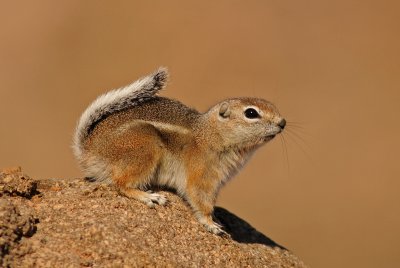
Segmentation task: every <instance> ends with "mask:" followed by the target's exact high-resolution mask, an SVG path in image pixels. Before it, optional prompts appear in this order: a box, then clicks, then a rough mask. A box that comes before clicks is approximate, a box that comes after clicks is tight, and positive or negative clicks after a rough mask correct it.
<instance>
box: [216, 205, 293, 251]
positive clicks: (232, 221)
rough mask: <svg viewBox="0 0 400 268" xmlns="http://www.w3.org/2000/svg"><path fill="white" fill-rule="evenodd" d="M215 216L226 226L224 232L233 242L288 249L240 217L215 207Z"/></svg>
mask: <svg viewBox="0 0 400 268" xmlns="http://www.w3.org/2000/svg"><path fill="white" fill-rule="evenodd" d="M214 216H215V217H216V218H217V219H218V221H219V222H221V223H222V225H223V226H224V230H225V231H226V232H227V233H228V234H229V235H230V236H231V238H232V239H233V240H235V241H236V242H239V243H246V244H263V245H266V246H269V247H278V248H281V249H286V248H285V247H283V246H281V245H279V244H277V243H275V242H274V241H273V240H271V239H270V238H268V237H267V236H265V235H264V234H262V233H260V232H259V231H257V230H256V229H254V228H253V227H252V226H251V225H250V224H248V223H247V222H246V221H244V220H242V219H241V218H239V217H238V216H236V215H234V214H232V213H231V212H229V211H228V210H226V209H224V208H221V207H215V209H214Z"/></svg>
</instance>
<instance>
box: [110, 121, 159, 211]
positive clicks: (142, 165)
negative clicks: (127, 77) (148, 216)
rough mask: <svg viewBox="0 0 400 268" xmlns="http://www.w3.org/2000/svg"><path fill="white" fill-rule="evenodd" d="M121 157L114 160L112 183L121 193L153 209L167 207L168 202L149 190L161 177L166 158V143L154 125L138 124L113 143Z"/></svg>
mask: <svg viewBox="0 0 400 268" xmlns="http://www.w3.org/2000/svg"><path fill="white" fill-rule="evenodd" d="M113 147H118V150H117V151H118V152H119V155H118V156H116V157H114V159H113V164H112V167H113V170H112V180H113V182H114V184H115V185H116V186H117V188H118V190H119V192H120V193H121V194H122V195H124V196H126V197H128V198H132V199H136V200H138V201H141V202H143V203H144V204H146V205H147V206H149V207H154V206H155V204H159V205H164V204H166V202H167V199H166V198H165V197H164V196H163V195H161V194H157V193H152V192H150V191H148V192H146V191H143V190H145V189H146V188H147V187H148V186H150V185H151V184H152V183H153V182H154V180H156V179H157V178H156V176H157V167H158V165H159V162H160V159H161V157H162V153H163V150H162V147H163V144H162V141H161V139H160V137H159V136H158V132H157V130H156V129H155V128H154V127H153V126H152V125H150V124H145V123H139V124H134V125H132V126H131V127H129V128H128V129H126V130H125V131H124V133H123V134H122V135H119V137H118V138H116V139H115V140H114V141H113Z"/></svg>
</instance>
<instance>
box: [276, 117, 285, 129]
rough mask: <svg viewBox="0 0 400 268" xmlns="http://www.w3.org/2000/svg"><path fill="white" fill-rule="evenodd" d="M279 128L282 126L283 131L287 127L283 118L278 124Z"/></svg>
mask: <svg viewBox="0 0 400 268" xmlns="http://www.w3.org/2000/svg"><path fill="white" fill-rule="evenodd" d="M278 126H280V127H281V129H282V130H283V129H284V128H285V126H286V120H285V119H284V118H282V120H281V121H280V122H279V123H278Z"/></svg>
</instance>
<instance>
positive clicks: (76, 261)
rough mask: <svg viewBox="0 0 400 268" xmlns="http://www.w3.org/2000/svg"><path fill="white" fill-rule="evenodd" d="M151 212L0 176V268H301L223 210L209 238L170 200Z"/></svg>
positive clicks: (72, 187)
mask: <svg viewBox="0 0 400 268" xmlns="http://www.w3.org/2000/svg"><path fill="white" fill-rule="evenodd" d="M163 193H164V194H165V195H166V196H167V198H168V199H169V203H168V205H167V206H165V207H160V206H157V207H156V208H155V209H150V208H148V207H146V206H145V205H143V204H141V203H139V202H136V201H134V200H130V199H127V198H125V197H122V196H120V195H118V194H117V192H116V191H115V189H113V187H112V186H107V185H100V184H96V183H90V182H87V181H85V180H84V179H71V180H58V179H49V180H40V181H35V180H32V179H30V178H29V177H28V176H26V175H24V174H23V173H22V172H21V170H20V169H12V170H3V171H1V172H0V258H1V259H0V267H210V266H214V267H306V266H305V265H304V264H303V262H302V261H300V260H299V259H298V258H297V257H296V256H294V255H293V254H292V253H291V252H290V251H288V250H286V249H285V248H283V247H281V246H279V245H277V244H276V243H275V242H273V241H272V240H270V239H269V238H267V237H266V236H264V235H263V234H261V233H260V232H258V231H256V230H255V229H254V228H252V227H251V226H250V225H249V224H248V223H246V222H245V221H243V220H242V219H240V218H238V217H236V216H235V215H233V214H231V213H230V212H228V211H227V210H225V209H222V208H216V211H215V216H216V217H217V218H218V220H219V221H220V222H221V223H222V224H223V225H224V226H225V230H226V231H227V232H228V233H229V235H230V236H225V237H220V236H216V235H213V234H210V233H208V232H206V231H205V230H204V228H203V227H202V226H201V225H200V224H199V223H198V222H197V221H196V220H195V219H194V217H193V215H192V213H191V211H190V209H189V207H188V206H187V204H186V203H185V202H184V201H182V199H181V198H179V197H178V196H176V195H175V194H173V193H170V192H163Z"/></svg>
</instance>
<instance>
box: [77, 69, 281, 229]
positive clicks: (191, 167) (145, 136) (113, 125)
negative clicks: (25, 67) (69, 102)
mask: <svg viewBox="0 0 400 268" xmlns="http://www.w3.org/2000/svg"><path fill="white" fill-rule="evenodd" d="M167 78H168V73H167V70H166V69H164V68H160V69H159V70H157V71H156V72H155V73H153V74H151V75H149V76H146V77H144V78H142V79H140V80H138V81H136V82H134V83H132V84H130V85H128V86H126V87H123V88H120V89H116V90H112V91H110V92H108V93H106V94H104V95H102V96H100V97H98V98H97V99H96V100H95V101H94V102H93V103H92V104H91V105H90V106H89V107H88V108H87V109H86V111H85V112H84V113H83V114H82V116H81V118H80V120H79V122H78V125H77V128H76V132H75V136H74V141H73V150H74V154H75V156H76V158H77V159H78V160H79V163H80V166H81V167H82V169H83V171H84V173H85V175H86V176H87V177H89V178H92V179H95V180H101V181H104V180H106V181H110V182H112V183H114V184H115V185H116V186H117V188H118V189H119V191H120V193H121V194H123V195H125V196H127V197H130V198H133V199H136V200H139V201H141V202H143V203H145V204H146V205H148V206H149V207H154V206H155V204H156V203H157V204H159V205H164V204H165V203H166V199H165V197H164V196H163V195H161V194H157V193H152V192H147V191H146V190H148V188H149V187H150V186H152V185H153V186H155V185H158V186H167V187H170V188H173V189H175V190H176V191H177V193H178V194H179V195H181V196H182V197H183V198H185V199H186V200H187V202H188V203H189V204H190V206H191V207H192V209H193V211H194V214H195V216H196V217H197V219H198V220H199V222H200V223H202V224H203V225H204V226H205V227H206V229H207V230H208V231H210V232H212V233H214V234H220V233H222V232H223V230H222V228H221V226H220V225H219V224H217V223H215V222H214V221H213V219H212V215H213V208H214V204H215V202H216V198H217V195H218V192H219V189H220V188H221V186H222V185H224V184H225V183H226V182H227V181H228V180H229V179H230V178H231V177H232V176H233V175H234V174H235V173H236V172H238V171H239V170H240V168H241V167H242V166H243V165H244V164H245V163H246V161H247V160H248V159H249V157H250V156H251V155H252V153H253V152H254V151H255V149H257V148H258V147H260V146H261V145H262V144H264V143H266V142H268V141H270V140H271V139H273V138H274V137H275V135H277V134H278V133H280V132H281V131H282V130H283V129H284V127H285V124H286V121H285V119H283V118H282V116H281V115H280V114H279V112H278V110H277V109H276V108H275V106H274V105H273V104H271V103H270V102H268V101H266V100H263V99H258V98H232V99H227V100H224V101H222V102H220V103H218V104H216V105H214V106H213V107H211V108H210V109H209V110H208V111H207V112H205V113H199V112H198V111H196V110H194V109H192V108H189V107H187V106H185V105H184V104H182V103H180V102H179V101H176V100H172V99H168V98H164V97H158V96H156V93H157V92H158V91H159V90H161V89H162V88H163V87H164V86H165V85H166V82H167Z"/></svg>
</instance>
